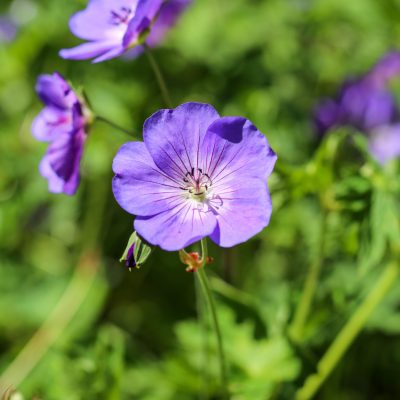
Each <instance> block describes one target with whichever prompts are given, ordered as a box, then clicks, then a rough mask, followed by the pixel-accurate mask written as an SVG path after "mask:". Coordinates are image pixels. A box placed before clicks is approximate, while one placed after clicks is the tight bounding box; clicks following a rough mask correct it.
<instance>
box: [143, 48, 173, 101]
mask: <svg viewBox="0 0 400 400" xmlns="http://www.w3.org/2000/svg"><path fill="white" fill-rule="evenodd" d="M144 50H145V51H144V52H145V53H146V56H147V58H148V60H149V63H150V65H151V68H152V69H153V72H154V75H155V77H156V79H157V83H158V86H159V87H160V90H161V94H162V96H163V98H164V102H165V104H166V105H167V107H168V108H173V105H172V101H171V97H170V95H169V91H168V88H167V84H166V83H165V79H164V77H163V74H162V72H161V69H160V67H159V66H158V63H157V61H156V59H155V58H154V56H153V54H152V52H151V49H150V48H149V47H148V46H146V45H144Z"/></svg>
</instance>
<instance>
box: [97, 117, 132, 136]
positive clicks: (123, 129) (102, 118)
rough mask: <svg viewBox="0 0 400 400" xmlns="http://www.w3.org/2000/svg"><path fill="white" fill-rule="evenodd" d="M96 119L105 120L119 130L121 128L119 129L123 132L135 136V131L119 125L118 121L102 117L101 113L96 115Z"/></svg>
mask: <svg viewBox="0 0 400 400" xmlns="http://www.w3.org/2000/svg"><path fill="white" fill-rule="evenodd" d="M95 121H99V122H104V123H105V124H107V125H110V126H112V127H113V128H115V129H117V130H119V131H121V132H123V133H126V134H127V135H129V136H133V135H134V133H133V132H130V131H128V130H127V129H125V128H122V127H121V126H119V125H117V124H116V123H114V122H112V121H110V120H109V119H107V118H104V117H100V116H99V115H96V117H95Z"/></svg>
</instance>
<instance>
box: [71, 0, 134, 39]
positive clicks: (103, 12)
mask: <svg viewBox="0 0 400 400" xmlns="http://www.w3.org/2000/svg"><path fill="white" fill-rule="evenodd" d="M136 4H137V0H91V1H90V2H89V4H88V6H87V7H86V9H84V10H82V11H79V12H77V13H76V14H74V15H73V16H72V17H71V19H70V22H69V27H70V29H71V32H72V33H73V34H74V35H75V36H77V37H79V38H81V39H85V40H93V41H98V40H107V39H116V38H118V39H119V41H120V43H121V42H122V37H123V36H124V33H125V31H126V28H127V25H126V24H123V23H121V24H119V25H117V24H115V23H114V24H113V23H112V12H114V13H117V14H119V13H121V9H122V8H123V7H125V8H129V9H130V10H131V13H132V14H133V13H134V12H135V8H136Z"/></svg>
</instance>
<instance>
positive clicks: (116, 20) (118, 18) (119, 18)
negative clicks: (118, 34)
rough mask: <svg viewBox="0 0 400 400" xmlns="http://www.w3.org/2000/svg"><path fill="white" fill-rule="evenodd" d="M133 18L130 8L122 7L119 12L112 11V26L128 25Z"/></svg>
mask: <svg viewBox="0 0 400 400" xmlns="http://www.w3.org/2000/svg"><path fill="white" fill-rule="evenodd" d="M131 16H132V10H131V9H130V8H129V7H121V8H120V9H119V10H117V11H114V10H111V18H110V24H112V25H116V26H118V25H121V24H125V25H127V24H128V22H129V20H130V19H131Z"/></svg>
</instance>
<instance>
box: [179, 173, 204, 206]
mask: <svg viewBox="0 0 400 400" xmlns="http://www.w3.org/2000/svg"><path fill="white" fill-rule="evenodd" d="M182 180H183V185H182V186H181V189H182V190H185V191H186V192H187V195H188V198H190V199H193V200H196V201H199V202H204V201H205V200H206V198H207V194H208V192H209V190H210V187H211V186H212V181H211V178H210V176H209V175H208V174H206V173H204V172H203V170H202V169H201V168H192V169H191V171H190V172H189V171H188V172H187V173H186V175H185V176H184V177H183V178H182Z"/></svg>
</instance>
